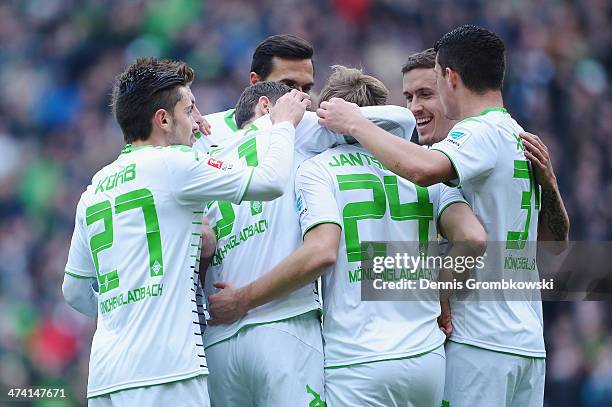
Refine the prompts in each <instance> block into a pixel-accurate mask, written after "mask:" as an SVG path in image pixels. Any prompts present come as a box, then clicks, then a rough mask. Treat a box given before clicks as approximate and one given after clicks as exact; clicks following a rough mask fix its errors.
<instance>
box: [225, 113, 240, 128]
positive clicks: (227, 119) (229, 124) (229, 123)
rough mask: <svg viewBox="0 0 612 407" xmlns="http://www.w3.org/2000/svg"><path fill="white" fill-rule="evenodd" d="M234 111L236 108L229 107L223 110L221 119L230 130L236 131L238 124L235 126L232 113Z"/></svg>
mask: <svg viewBox="0 0 612 407" xmlns="http://www.w3.org/2000/svg"><path fill="white" fill-rule="evenodd" d="M235 113H236V109H230V110H228V111H227V112H225V115H224V116H223V121H224V122H225V124H226V125H227V127H229V128H230V129H231V130H232V131H238V126H236V119H234V114H235Z"/></svg>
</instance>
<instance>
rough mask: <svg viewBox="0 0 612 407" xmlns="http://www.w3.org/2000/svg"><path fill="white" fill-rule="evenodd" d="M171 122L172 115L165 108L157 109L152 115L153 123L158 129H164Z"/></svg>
mask: <svg viewBox="0 0 612 407" xmlns="http://www.w3.org/2000/svg"><path fill="white" fill-rule="evenodd" d="M171 124H172V117H170V114H168V111H167V110H166V109H157V110H156V111H155V114H154V115H153V125H154V126H156V127H159V128H160V129H166V128H168V127H169V126H170V125H171Z"/></svg>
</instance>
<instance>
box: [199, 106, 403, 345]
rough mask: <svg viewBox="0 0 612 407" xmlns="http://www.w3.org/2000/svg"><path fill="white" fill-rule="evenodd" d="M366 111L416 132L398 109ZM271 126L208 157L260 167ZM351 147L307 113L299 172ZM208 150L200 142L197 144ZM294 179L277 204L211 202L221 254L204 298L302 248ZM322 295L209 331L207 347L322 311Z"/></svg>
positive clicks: (301, 293)
mask: <svg viewBox="0 0 612 407" xmlns="http://www.w3.org/2000/svg"><path fill="white" fill-rule="evenodd" d="M362 112H363V113H364V115H365V116H366V117H368V118H369V119H370V120H372V121H373V122H375V123H377V124H378V125H381V126H382V127H385V128H388V129H390V130H392V131H394V133H395V134H397V135H398V136H401V137H404V138H409V137H410V135H411V134H412V130H413V128H414V116H412V114H411V113H410V111H409V110H407V109H405V108H403V107H399V106H369V107H364V108H362ZM270 126H271V122H270V118H269V116H267V115H266V116H263V117H261V118H259V119H258V120H256V121H255V122H254V123H253V124H252V125H251V126H249V127H248V128H247V129H245V130H240V131H238V132H236V133H234V134H233V137H231V138H226V139H225V142H224V143H223V145H222V146H220V147H213V148H212V149H209V150H208V153H209V154H210V155H212V156H213V157H215V158H219V159H220V160H223V161H237V160H243V161H244V162H245V163H246V165H248V166H256V165H257V164H258V155H259V154H261V152H262V151H266V150H267V148H268V145H269V143H270V139H269V135H268V133H267V132H266V131H265V130H266V129H268V128H269V127H270ZM340 143H346V140H345V138H344V137H343V136H340V135H337V134H336V133H333V132H331V131H329V130H327V129H325V128H324V127H321V126H319V124H318V118H317V116H316V114H315V113H313V112H306V113H305V114H304V117H303V119H302V120H301V122H300V124H299V125H298V126H297V128H296V130H295V158H294V168H296V169H297V166H298V165H299V163H301V162H302V161H303V160H305V159H307V158H309V157H313V156H314V155H315V154H317V153H320V152H322V151H325V150H326V149H328V148H330V147H331V146H333V145H337V144H340ZM194 147H196V148H201V149H202V150H203V151H207V150H206V147H205V145H203V144H200V143H199V142H198V143H196V144H195V145H194ZM293 180H294V177H292V180H291V183H290V184H288V185H287V187H286V188H287V189H286V190H285V194H284V195H283V196H282V197H280V198H278V199H275V200H274V201H272V202H255V201H253V202H243V203H241V204H240V205H234V204H232V203H230V202H212V203H210V204H209V205H208V212H207V216H208V218H209V220H210V224H211V227H212V229H213V231H214V233H215V235H216V236H217V250H216V252H215V254H214V256H213V258H212V261H211V265H210V266H209V268H208V271H207V275H206V287H205V290H204V291H205V295H206V297H208V296H209V295H211V294H214V293H215V292H216V291H217V290H216V289H215V288H214V287H213V286H212V284H213V283H214V282H215V281H224V282H230V283H232V284H234V285H236V286H237V287H242V286H245V285H247V284H249V283H251V282H252V281H254V280H256V279H257V278H259V277H261V276H262V275H264V274H265V273H267V272H268V271H270V270H271V269H272V268H273V267H275V266H276V265H277V264H278V263H280V262H281V261H282V260H283V259H284V258H285V257H287V256H289V255H290V254H291V253H293V252H294V251H295V250H297V249H298V248H299V247H300V245H301V244H302V239H301V230H300V224H299V221H298V217H297V213H296V208H295V198H294V193H293V191H294V185H293ZM319 307H320V304H319V302H318V294H317V292H316V291H315V284H314V283H313V284H310V285H308V286H305V287H302V288H300V289H298V290H296V291H295V292H293V293H291V294H289V295H287V296H285V297H283V298H280V299H277V300H275V301H272V302H270V303H268V304H265V305H262V306H260V307H257V308H255V309H252V310H250V311H249V312H248V313H247V315H246V316H245V317H243V318H242V319H240V320H238V321H236V322H234V323H232V324H226V325H217V326H207V327H206V331H205V333H204V343H205V346H206V347H209V346H211V345H213V344H215V343H218V342H220V341H222V340H224V339H227V338H229V337H231V336H233V335H234V334H236V333H237V332H238V331H239V330H240V329H242V328H243V327H245V326H248V325H253V324H261V323H268V322H274V321H278V320H282V319H286V318H290V317H293V316H297V315H300V314H303V313H305V312H308V311H310V310H313V309H318V308H319Z"/></svg>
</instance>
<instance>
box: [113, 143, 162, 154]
mask: <svg viewBox="0 0 612 407" xmlns="http://www.w3.org/2000/svg"><path fill="white" fill-rule="evenodd" d="M149 147H155V146H154V145H152V144H145V145H143V146H138V147H132V145H131V144H126V145H125V147H123V150H121V154H129V153H133V152H134V151H138V150H142V149H143V148H149Z"/></svg>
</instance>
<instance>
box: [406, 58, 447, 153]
mask: <svg viewBox="0 0 612 407" xmlns="http://www.w3.org/2000/svg"><path fill="white" fill-rule="evenodd" d="M403 92H404V96H405V97H406V107H407V108H408V109H410V111H411V112H412V114H414V117H415V119H416V123H417V125H416V130H417V133H418V135H419V144H421V145H431V144H434V143H437V142H438V141H442V140H443V139H444V138H445V137H446V135H447V134H448V132H449V130H450V129H451V127H452V126H453V124H454V122H453V121H452V120H449V119H447V118H446V116H445V115H444V112H443V109H442V103H441V102H440V98H439V97H438V91H437V87H436V73H435V71H434V70H433V69H430V68H415V69H411V70H410V71H408V72H406V73H405V74H404V77H403Z"/></svg>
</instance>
